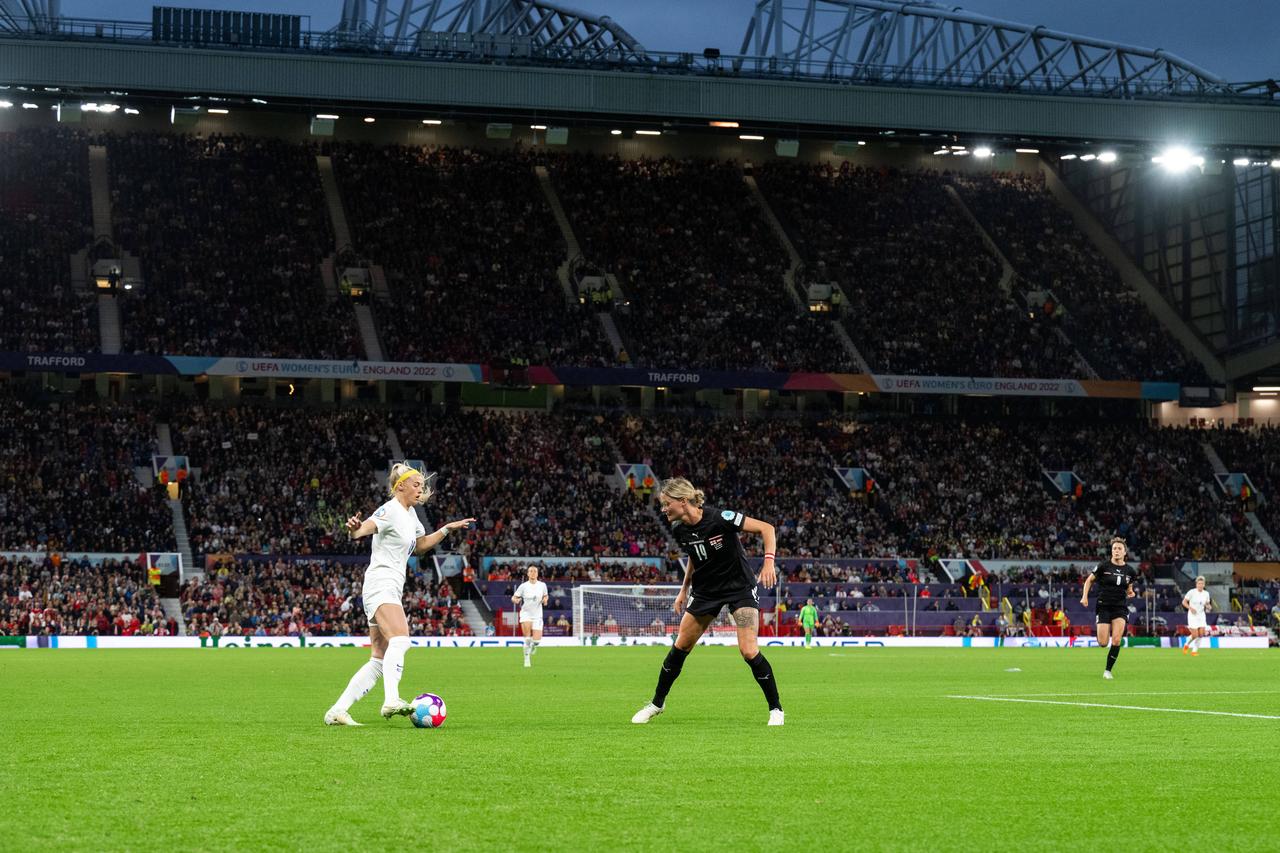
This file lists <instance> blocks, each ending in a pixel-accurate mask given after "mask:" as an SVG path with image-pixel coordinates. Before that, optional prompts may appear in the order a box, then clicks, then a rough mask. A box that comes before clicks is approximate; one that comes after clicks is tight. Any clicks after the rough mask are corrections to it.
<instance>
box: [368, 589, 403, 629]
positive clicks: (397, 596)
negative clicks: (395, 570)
mask: <svg viewBox="0 0 1280 853" xmlns="http://www.w3.org/2000/svg"><path fill="white" fill-rule="evenodd" d="M403 592H404V588H403V587H402V586H401V585H400V584H398V583H396V582H395V581H387V580H374V581H373V582H372V583H366V584H365V585H364V588H363V590H362V591H361V597H362V598H363V599H364V616H365V619H367V620H369V625H370V626H371V627H373V626H376V625H377V624H378V623H377V622H376V621H375V620H374V618H373V617H374V614H375V613H377V612H378V608H379V607H381V606H382V605H384V604H399V605H400V606H401V607H404V602H403V601H402V600H401V595H402V594H403Z"/></svg>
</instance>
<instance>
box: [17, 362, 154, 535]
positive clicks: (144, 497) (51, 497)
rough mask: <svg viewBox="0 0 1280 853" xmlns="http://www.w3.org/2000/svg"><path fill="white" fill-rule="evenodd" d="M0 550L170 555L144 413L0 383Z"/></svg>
mask: <svg viewBox="0 0 1280 853" xmlns="http://www.w3.org/2000/svg"><path fill="white" fill-rule="evenodd" d="M0 433H3V434H4V435H5V436H6V439H5V446H4V448H3V449H0V549H6V550H16V551H97V552H119V553H133V554H139V553H142V552H144V551H149V550H150V551H155V550H171V549H172V544H173V541H174V536H173V518H172V515H171V514H170V512H169V510H168V508H167V507H166V506H165V505H164V504H163V502H162V496H161V494H160V490H159V488H157V487H156V486H153V485H150V484H149V483H148V485H143V484H142V483H141V482H139V480H138V478H137V475H136V473H135V469H136V468H138V467H145V470H146V475H147V477H148V478H149V477H150V472H151V456H152V454H153V453H155V434H156V433H155V421H154V418H153V417H152V415H151V414H150V413H149V412H148V411H147V410H146V408H144V407H139V406H132V405H124V404H114V403H109V402H85V403H80V402H75V401H71V400H66V399H60V400H51V399H47V398H42V397H40V396H38V395H33V394H25V393H19V392H18V391H16V390H15V389H14V388H12V387H9V386H8V385H6V384H0Z"/></svg>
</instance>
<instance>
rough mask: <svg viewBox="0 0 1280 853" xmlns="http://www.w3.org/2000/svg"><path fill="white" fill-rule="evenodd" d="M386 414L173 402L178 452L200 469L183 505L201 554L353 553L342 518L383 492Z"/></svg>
mask: <svg viewBox="0 0 1280 853" xmlns="http://www.w3.org/2000/svg"><path fill="white" fill-rule="evenodd" d="M386 423H387V421H386V416H385V414H383V413H381V412H377V411H373V410H364V409H347V410H343V411H338V412H334V411H327V412H326V411H313V410H289V409H278V408H268V407H262V406H235V407H227V408H220V407H216V406H205V405H201V404H193V405H189V406H185V407H180V408H178V409H177V410H175V411H174V412H173V414H172V417H171V419H170V431H171V434H172V437H173V444H174V450H175V452H177V453H179V454H183V455H186V456H187V457H189V458H190V460H191V465H192V467H193V468H195V469H198V475H197V476H196V477H194V478H193V481H192V482H191V485H189V486H188V488H187V490H186V496H185V497H184V504H185V507H186V512H187V518H188V525H187V526H188V529H189V534H190V537H191V546H192V548H193V549H194V550H195V551H196V552H197V553H236V554H243V553H254V554H316V553H318V554H350V553H356V552H361V551H367V550H368V544H367V543H363V542H356V541H352V540H351V539H350V537H348V536H347V533H346V531H345V528H344V526H343V524H344V522H345V521H346V519H347V518H348V517H350V516H351V515H352V514H354V513H356V512H360V513H362V514H364V515H368V514H369V513H371V512H372V511H373V510H374V509H376V508H377V507H378V506H379V505H381V504H382V503H383V502H384V501H385V500H386V492H385V484H383V483H379V482H378V472H380V471H385V470H386V468H387V460H388V458H389V456H390V452H389V451H388V450H387V446H386V441H387V432H386Z"/></svg>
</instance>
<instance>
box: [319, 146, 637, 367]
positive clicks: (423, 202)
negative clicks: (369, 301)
mask: <svg viewBox="0 0 1280 853" xmlns="http://www.w3.org/2000/svg"><path fill="white" fill-rule="evenodd" d="M326 150H327V151H329V152H330V153H331V154H332V156H333V160H334V169H335V173H336V175H337V178H338V181H339V184H340V186H341V188H342V195H343V203H344V206H345V209H346V214H347V218H348V221H349V222H350V223H351V227H352V239H353V240H354V241H355V244H356V245H355V247H354V248H355V251H356V253H357V254H358V255H359V256H361V257H366V258H368V259H369V260H370V261H371V262H372V263H374V264H377V265H380V266H382V267H383V269H384V271H385V274H386V277H387V282H388V287H389V288H390V291H391V298H392V303H391V304H390V305H387V306H385V308H384V307H383V306H382V305H377V304H375V305H374V307H373V313H374V316H375V318H376V319H377V321H378V332H379V336H380V339H381V341H382V346H383V350H384V353H385V355H386V356H387V358H389V359H391V360H397V361H428V362H432V361H434V362H439V361H459V362H484V363H489V362H502V361H514V362H516V363H525V364H530V363H532V364H578V365H605V364H611V363H613V361H614V354H613V353H611V352H610V348H609V345H608V343H607V342H606V341H605V338H604V335H603V331H602V329H601V327H600V325H599V323H598V322H597V320H596V318H595V316H594V314H592V313H591V310H590V309H589V308H588V307H586V306H579V305H578V303H577V302H576V301H575V302H574V303H572V304H569V303H568V302H567V300H566V295H565V292H564V290H563V289H562V287H561V285H560V282H559V280H558V278H557V268H558V267H559V266H560V264H561V263H562V262H563V261H564V260H565V248H564V240H563V239H562V238H561V235H560V231H559V229H558V228H557V226H556V220H555V217H554V216H553V215H552V212H551V207H550V205H549V204H548V203H547V200H546V198H545V196H544V195H543V194H542V190H541V188H540V187H539V185H538V179H537V176H536V175H535V173H534V158H533V156H532V155H531V154H528V153H526V152H525V151H523V150H521V149H508V150H504V151H489V150H482V149H477V148H448V147H440V148H424V147H417V146H401V145H389V146H373V145H367V144H364V145H361V144H354V143H352V144H334V145H331V146H327V147H326Z"/></svg>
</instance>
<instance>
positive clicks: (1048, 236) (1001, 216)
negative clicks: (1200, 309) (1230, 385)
mask: <svg viewBox="0 0 1280 853" xmlns="http://www.w3.org/2000/svg"><path fill="white" fill-rule="evenodd" d="M951 180H952V181H953V183H954V184H955V185H956V186H957V187H958V189H959V191H960V192H961V194H962V196H963V197H964V200H965V203H966V204H967V205H968V206H969V207H970V209H971V210H972V211H973V213H974V215H975V216H976V217H977V218H978V220H979V221H980V222H981V223H982V224H983V226H984V227H985V228H986V229H987V231H988V233H990V235H991V237H992V239H993V240H995V241H996V243H997V245H999V246H1000V248H1001V250H1002V251H1003V252H1004V253H1005V255H1006V256H1007V257H1008V258H1009V262H1010V263H1011V264H1013V267H1014V269H1015V270H1017V272H1018V274H1019V277H1020V279H1019V282H1018V286H1019V287H1020V288H1023V289H1025V290H1027V291H1033V292H1050V293H1052V294H1053V295H1054V296H1056V297H1057V299H1058V300H1060V303H1059V304H1060V305H1061V306H1062V309H1063V310H1062V311H1061V312H1058V311H1057V309H1056V306H1055V308H1054V309H1051V310H1049V312H1048V313H1050V314H1054V313H1060V314H1061V322H1062V326H1063V328H1064V330H1065V331H1066V333H1067V335H1068V336H1069V337H1070V338H1071V340H1072V341H1073V342H1074V343H1075V344H1076V346H1077V347H1079V348H1080V349H1081V351H1082V352H1084V353H1085V355H1086V357H1087V359H1088V360H1089V363H1090V364H1091V365H1092V366H1093V367H1094V369H1095V370H1097V371H1098V372H1099V374H1101V375H1102V376H1103V377H1105V378H1108V379H1132V378H1134V377H1139V378H1143V379H1153V380H1167V381H1180V382H1183V383H1186V384H1191V385H1208V384H1210V383H1209V378H1208V376H1207V375H1206V374H1205V372H1204V368H1203V366H1201V365H1200V364H1199V363H1198V362H1196V361H1195V360H1194V359H1192V358H1191V357H1190V356H1188V355H1187V353H1186V352H1184V351H1183V350H1182V348H1181V347H1179V346H1178V344H1177V343H1176V342H1175V341H1174V340H1173V338H1172V337H1171V336H1170V335H1169V334H1168V332H1167V331H1166V330H1164V329H1162V328H1161V326H1160V324H1159V322H1158V321H1157V320H1156V319H1155V318H1154V317H1153V316H1152V315H1151V313H1150V312H1149V311H1148V310H1147V308H1146V306H1145V305H1144V304H1143V303H1142V300H1141V299H1140V298H1139V296H1138V294H1137V293H1135V292H1134V291H1133V290H1132V289H1130V288H1128V287H1127V286H1125V284H1124V283H1123V282H1122V281H1121V280H1120V277H1119V275H1118V274H1117V273H1116V271H1115V270H1114V269H1112V267H1111V266H1110V265H1109V264H1108V262H1107V261H1106V260H1105V259H1104V258H1103V257H1102V255H1101V254H1099V253H1098V250H1097V249H1096V248H1094V246H1093V244H1092V243H1090V242H1089V240H1088V238H1086V237H1085V235H1084V234H1083V233H1081V231H1080V229H1079V228H1077V227H1076V225H1075V223H1074V222H1073V221H1072V219H1071V215H1070V214H1069V213H1067V211H1066V210H1064V209H1063V208H1062V207H1061V206H1060V205H1058V204H1057V202H1055V201H1054V199H1053V197H1052V196H1051V195H1050V194H1049V191H1048V190H1047V189H1046V188H1045V183H1044V177H1043V176H1042V175H1040V174H1034V175H1028V174H1021V173H1019V174H1010V173H1004V174H997V175H989V176H986V175H963V176H962V175H953V176H951Z"/></svg>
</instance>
